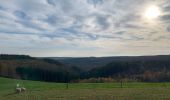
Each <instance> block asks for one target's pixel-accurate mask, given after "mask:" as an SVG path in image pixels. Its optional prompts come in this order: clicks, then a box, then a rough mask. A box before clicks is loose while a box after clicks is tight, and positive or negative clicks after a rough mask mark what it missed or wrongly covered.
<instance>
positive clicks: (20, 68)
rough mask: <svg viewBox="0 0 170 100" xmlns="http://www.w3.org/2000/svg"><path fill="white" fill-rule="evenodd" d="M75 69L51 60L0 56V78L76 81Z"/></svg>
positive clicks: (22, 56)
mask: <svg viewBox="0 0 170 100" xmlns="http://www.w3.org/2000/svg"><path fill="white" fill-rule="evenodd" d="M80 72H81V70H79V69H78V68H76V67H71V66H66V65H64V64H62V63H60V62H58V61H55V60H51V59H37V58H34V57H30V56H27V55H4V54H1V55H0V76H3V77H11V78H19V79H27V80H39V81H53V82H65V81H68V80H66V78H67V77H68V75H67V74H69V79H75V78H76V79H77V78H78V77H79V76H80V75H79V73H80Z"/></svg>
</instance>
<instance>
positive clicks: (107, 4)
mask: <svg viewBox="0 0 170 100" xmlns="http://www.w3.org/2000/svg"><path fill="white" fill-rule="evenodd" d="M0 2H1V3H0V53H10V54H11V53H15V54H29V55H32V56H120V55H153V54H169V51H170V46H169V43H170V24H169V23H170V1H169V0H12V1H11V0H0ZM152 5H156V6H158V7H159V8H160V9H161V15H160V16H159V17H158V18H156V19H150V20H148V19H146V18H144V13H145V11H146V9H147V7H149V6H152Z"/></svg>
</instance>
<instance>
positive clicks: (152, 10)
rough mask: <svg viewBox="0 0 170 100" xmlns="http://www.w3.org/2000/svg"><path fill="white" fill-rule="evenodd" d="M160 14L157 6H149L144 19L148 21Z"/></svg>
mask: <svg viewBox="0 0 170 100" xmlns="http://www.w3.org/2000/svg"><path fill="white" fill-rule="evenodd" d="M160 14H161V11H160V9H159V7H158V6H150V7H148V8H147V9H146V12H145V17H146V18H148V19H154V18H157V17H159V16H160Z"/></svg>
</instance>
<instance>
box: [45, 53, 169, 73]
mask: <svg viewBox="0 0 170 100" xmlns="http://www.w3.org/2000/svg"><path fill="white" fill-rule="evenodd" d="M48 58H50V59H54V60H57V61H59V62H61V63H64V64H67V65H71V66H77V67H79V68H83V69H85V70H90V69H93V68H96V67H102V66H105V65H107V64H109V63H111V62H119V61H124V62H126V61H170V55H156V56H121V57H80V58H79V57H77V58H72V57H48Z"/></svg>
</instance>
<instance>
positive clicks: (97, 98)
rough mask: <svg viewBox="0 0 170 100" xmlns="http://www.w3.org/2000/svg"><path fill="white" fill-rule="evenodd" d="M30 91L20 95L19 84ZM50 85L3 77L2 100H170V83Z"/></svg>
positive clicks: (0, 90) (1, 80) (0, 98)
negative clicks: (16, 87)
mask: <svg viewBox="0 0 170 100" xmlns="http://www.w3.org/2000/svg"><path fill="white" fill-rule="evenodd" d="M18 83H19V84H20V86H24V87H25V88H26V89H27V91H26V92H23V93H20V94H16V93H14V89H15V86H16V84H18ZM66 86H67V84H66V83H48V82H39V81H27V80H16V79H8V78H0V100H169V99H170V83H140V82H128V83H123V84H122V88H121V84H120V83H69V84H68V89H67V88H66Z"/></svg>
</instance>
